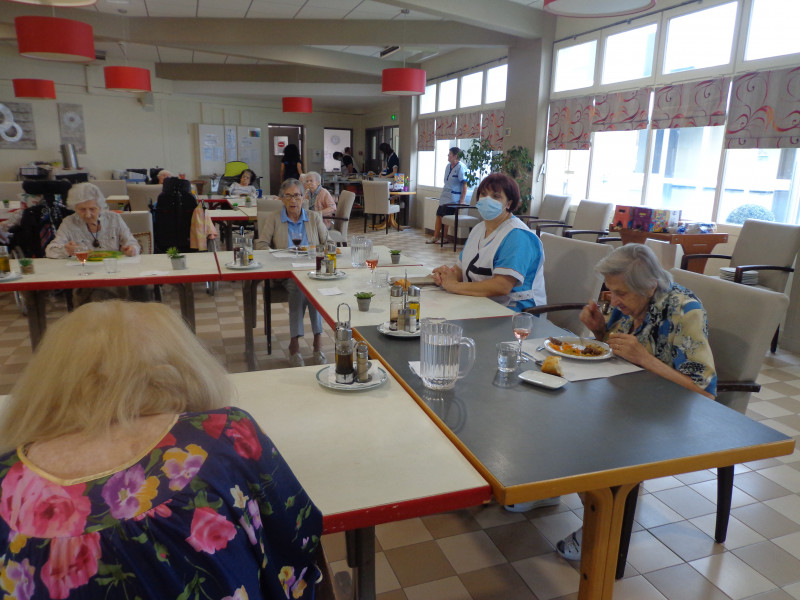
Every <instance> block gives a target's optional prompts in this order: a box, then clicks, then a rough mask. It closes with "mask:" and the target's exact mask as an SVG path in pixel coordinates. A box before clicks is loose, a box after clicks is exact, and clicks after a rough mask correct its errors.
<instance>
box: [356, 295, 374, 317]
mask: <svg viewBox="0 0 800 600" xmlns="http://www.w3.org/2000/svg"><path fill="white" fill-rule="evenodd" d="M374 295H375V294H373V293H372V292H356V294H355V296H356V302H357V303H358V310H360V311H361V312H367V311H368V310H369V302H370V300H372V297H373V296H374Z"/></svg>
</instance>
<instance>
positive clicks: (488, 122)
mask: <svg viewBox="0 0 800 600" xmlns="http://www.w3.org/2000/svg"><path fill="white" fill-rule="evenodd" d="M505 122H506V113H505V111H503V110H487V111H486V112H484V113H483V114H482V122H481V137H482V138H485V139H487V140H489V143H490V144H491V145H492V149H493V150H502V149H503V136H504V132H503V129H504V126H505Z"/></svg>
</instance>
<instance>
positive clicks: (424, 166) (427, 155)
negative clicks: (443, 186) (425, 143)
mask: <svg viewBox="0 0 800 600" xmlns="http://www.w3.org/2000/svg"><path fill="white" fill-rule="evenodd" d="M435 178H436V152H435V151H433V150H419V151H417V183H418V184H419V185H429V186H433V185H436V183H435Z"/></svg>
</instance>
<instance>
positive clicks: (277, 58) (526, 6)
mask: <svg viewBox="0 0 800 600" xmlns="http://www.w3.org/2000/svg"><path fill="white" fill-rule="evenodd" d="M542 2H543V0H98V2H97V4H95V5H93V6H89V7H84V8H80V9H65V8H59V9H56V10H55V11H53V9H50V8H43V7H35V6H31V5H25V4H19V3H15V2H9V1H8V0H0V24H2V23H6V24H13V18H14V17H15V16H17V15H22V14H41V15H52V14H53V12H55V14H56V16H59V17H65V18H74V19H78V20H84V21H86V22H88V23H90V24H91V25H92V26H93V27H94V33H95V47H96V49H97V50H98V51H102V52H104V53H105V61H106V62H107V63H109V64H122V63H123V62H124V61H125V60H126V56H127V60H130V61H135V62H146V63H155V65H156V74H157V76H158V77H161V78H165V79H173V80H175V81H174V85H173V89H174V90H175V91H176V92H180V93H185V94H204V95H209V94H212V95H213V94H217V93H219V94H223V95H225V96H241V97H248V98H262V99H270V100H277V99H279V98H280V97H282V96H285V95H309V96H311V97H312V98H314V103H315V109H323V108H328V109H331V110H338V109H345V108H346V109H347V110H348V112H351V111H354V112H366V111H368V110H370V109H373V108H374V107H375V106H378V105H380V104H381V103H386V102H391V101H392V100H393V98H392V97H387V96H383V95H381V93H380V72H381V70H382V69H384V68H387V67H397V66H403V65H404V64H405V65H406V66H420V67H422V68H425V62H426V61H428V60H431V59H432V58H433V57H442V56H445V55H447V54H449V53H452V52H456V51H457V50H459V49H461V48H464V47H476V48H491V49H492V52H493V54H495V55H496V54H497V48H504V47H507V46H508V45H509V44H511V43H513V42H514V40H515V39H519V38H522V39H534V38H538V37H540V36H541V34H542V27H553V20H552V18H550V17H548V16H546V15H544V13H542V12H541V6H542ZM402 9H408V11H409V12H408V14H402V13H401V10H402ZM387 46H399V47H400V49H399V50H397V51H395V52H394V53H392V54H391V55H388V56H386V57H385V58H380V53H381V51H382V50H383V49H384V48H385V47H387Z"/></svg>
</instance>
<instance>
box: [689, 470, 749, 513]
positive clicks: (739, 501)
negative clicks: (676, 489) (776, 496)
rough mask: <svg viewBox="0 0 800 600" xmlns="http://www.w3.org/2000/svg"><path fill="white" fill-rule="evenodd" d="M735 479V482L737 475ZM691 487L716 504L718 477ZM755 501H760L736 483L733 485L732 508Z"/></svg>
mask: <svg viewBox="0 0 800 600" xmlns="http://www.w3.org/2000/svg"><path fill="white" fill-rule="evenodd" d="M733 481H734V484H735V483H736V478H735V477H734V479H733ZM689 487H691V488H692V489H693V490H694V491H695V492H697V493H698V494H700V495H702V496H703V497H704V498H705V499H706V500H709V501H711V502H713V503H714V504H716V502H717V487H718V486H717V480H716V478H715V479H710V480H709V481H701V482H700V483H695V484H692V485H691V486H689ZM753 502H758V500H756V499H755V498H753V497H752V496H751V495H750V494H745V493H744V492H743V491H742V490H740V489H739V488H738V487H736V485H734V486H733V494H732V495H731V508H736V507H737V506H745V505H746V504H753ZM715 510H716V509H715Z"/></svg>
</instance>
